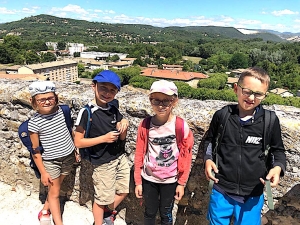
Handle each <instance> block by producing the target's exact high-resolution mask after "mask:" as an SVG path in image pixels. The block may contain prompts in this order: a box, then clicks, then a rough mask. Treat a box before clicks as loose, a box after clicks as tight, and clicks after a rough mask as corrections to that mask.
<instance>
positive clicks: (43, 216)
mask: <svg viewBox="0 0 300 225" xmlns="http://www.w3.org/2000/svg"><path fill="white" fill-rule="evenodd" d="M50 215H51V213H50V211H49V210H41V211H40V212H39V215H38V219H39V221H40V225H51V217H50Z"/></svg>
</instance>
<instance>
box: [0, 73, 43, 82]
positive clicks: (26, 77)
mask: <svg viewBox="0 0 300 225" xmlns="http://www.w3.org/2000/svg"><path fill="white" fill-rule="evenodd" d="M0 79H12V80H27V81H32V80H47V77H46V76H44V75H43V74H5V73H4V74H2V73H0Z"/></svg>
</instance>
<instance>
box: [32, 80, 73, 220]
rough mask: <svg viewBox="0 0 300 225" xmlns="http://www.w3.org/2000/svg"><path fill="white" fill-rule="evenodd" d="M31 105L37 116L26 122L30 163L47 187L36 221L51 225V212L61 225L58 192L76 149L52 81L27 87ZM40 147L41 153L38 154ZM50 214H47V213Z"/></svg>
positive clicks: (35, 83) (71, 166)
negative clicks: (42, 205)
mask: <svg viewBox="0 0 300 225" xmlns="http://www.w3.org/2000/svg"><path fill="white" fill-rule="evenodd" d="M29 92H30V94H31V104H32V107H33V109H35V110H36V111H37V112H36V113H35V115H34V116H33V117H32V118H31V119H30V120H29V122H28V130H29V132H30V139H31V142H32V147H33V149H34V151H35V154H33V160H34V162H35V164H36V165H37V167H38V169H39V172H40V173H41V182H42V184H43V185H45V186H48V196H47V200H46V201H45V204H44V207H43V209H42V210H41V211H40V213H39V215H38V218H39V220H40V223H41V224H43V225H51V219H50V212H51V213H52V218H53V221H54V222H55V224H56V225H62V224H63V222H62V217H61V211H60V201H59V192H60V187H61V183H62V182H63V180H64V178H65V177H66V176H67V175H68V174H69V173H70V171H71V170H72V168H73V163H74V162H75V154H74V150H75V146H74V143H73V140H72V137H71V135H70V132H69V129H68V127H67V124H66V122H65V117H64V113H63V111H62V109H61V108H60V107H59V106H58V96H57V95H56V93H55V85H54V83H53V82H51V81H41V82H38V81H37V82H33V83H32V84H31V85H30V86H29ZM40 143H41V145H42V146H43V151H42V152H41V151H40V150H41V146H40ZM49 210H50V211H49Z"/></svg>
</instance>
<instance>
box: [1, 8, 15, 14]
mask: <svg viewBox="0 0 300 225" xmlns="http://www.w3.org/2000/svg"><path fill="white" fill-rule="evenodd" d="M16 13H17V12H16V10H9V9H7V8H5V7H0V14H16Z"/></svg>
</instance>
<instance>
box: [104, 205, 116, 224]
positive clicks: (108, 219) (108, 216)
mask: <svg viewBox="0 0 300 225" xmlns="http://www.w3.org/2000/svg"><path fill="white" fill-rule="evenodd" d="M116 215H117V211H116V210H112V211H111V210H110V209H108V208H107V207H105V208H104V215H103V217H104V218H103V222H105V224H106V225H114V221H115V218H116Z"/></svg>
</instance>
